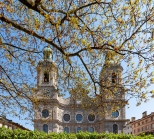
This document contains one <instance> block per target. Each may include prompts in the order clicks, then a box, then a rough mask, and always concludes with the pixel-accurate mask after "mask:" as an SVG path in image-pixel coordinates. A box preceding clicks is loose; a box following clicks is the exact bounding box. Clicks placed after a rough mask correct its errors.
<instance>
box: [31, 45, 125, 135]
mask: <svg viewBox="0 0 154 139" xmlns="http://www.w3.org/2000/svg"><path fill="white" fill-rule="evenodd" d="M43 54H44V58H43V59H42V60H40V61H39V63H38V66H37V90H36V92H35V98H36V100H37V102H35V104H33V108H34V129H35V130H39V131H44V132H47V133H49V132H56V133H59V132H66V133H77V132H79V131H88V132H98V133H101V132H107V133H109V132H112V133H122V132H123V128H124V126H125V123H126V121H127V120H126V118H125V105H122V104H123V103H124V104H125V102H126V101H125V93H123V92H122V90H123V89H120V90H119V89H117V90H116V92H115V93H114V95H113V92H112V91H110V92H108V93H111V95H106V94H108V93H104V94H103V95H102V96H103V100H104V102H106V103H103V104H104V105H103V106H102V107H103V108H102V109H100V108H93V112H92V111H91V110H90V109H85V108H83V107H82V106H81V104H80V103H81V102H80V101H79V100H74V97H73V94H72V95H70V97H69V98H63V97H62V96H60V95H59V92H58V69H57V67H56V64H55V63H54V62H53V61H52V49H51V48H50V47H45V48H44V51H43ZM106 61H107V60H106ZM122 70H123V68H122V66H121V65H120V64H113V63H111V64H110V66H106V64H104V66H103V68H102V70H101V72H100V79H99V80H100V82H101V85H102V86H103V85H106V86H108V85H109V84H111V85H112V84H115V83H118V84H119V86H120V83H121V80H122V79H121V78H120V77H121V76H122V75H121V74H122ZM117 73H118V74H117ZM110 77H111V78H110ZM119 88H123V87H121V86H120V87H119ZM111 90H115V89H112V88H111ZM103 92H105V90H104V89H103V88H101V87H100V94H102V93H103ZM70 94H71V93H70ZM108 96H110V97H108ZM87 99H88V100H85V101H86V102H85V103H89V104H91V108H92V107H93V106H95V104H94V105H93V104H92V103H93V102H91V99H92V98H90V97H89V98H88V96H87ZM98 101H100V100H98ZM119 102H122V103H119ZM111 104H115V106H117V105H118V106H120V107H115V108H117V109H115V110H114V111H112V112H111V113H110V112H107V113H105V116H104V117H103V116H100V115H99V112H101V111H103V110H104V111H105V110H106V111H109V109H110V105H111ZM105 107H106V109H105Z"/></svg>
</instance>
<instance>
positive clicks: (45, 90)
mask: <svg viewBox="0 0 154 139" xmlns="http://www.w3.org/2000/svg"><path fill="white" fill-rule="evenodd" d="M43 96H44V97H49V96H50V90H49V89H43Z"/></svg>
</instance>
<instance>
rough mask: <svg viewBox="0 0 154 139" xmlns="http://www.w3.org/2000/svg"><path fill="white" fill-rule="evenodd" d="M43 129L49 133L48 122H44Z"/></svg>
mask: <svg viewBox="0 0 154 139" xmlns="http://www.w3.org/2000/svg"><path fill="white" fill-rule="evenodd" d="M43 131H44V132H46V133H48V125H47V124H44V125H43Z"/></svg>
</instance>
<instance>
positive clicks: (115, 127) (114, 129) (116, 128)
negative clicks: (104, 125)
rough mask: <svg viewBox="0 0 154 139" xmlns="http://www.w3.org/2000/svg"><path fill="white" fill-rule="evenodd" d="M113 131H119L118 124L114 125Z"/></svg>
mask: <svg viewBox="0 0 154 139" xmlns="http://www.w3.org/2000/svg"><path fill="white" fill-rule="evenodd" d="M113 133H115V134H117V133H118V126H117V125H116V124H114V125H113Z"/></svg>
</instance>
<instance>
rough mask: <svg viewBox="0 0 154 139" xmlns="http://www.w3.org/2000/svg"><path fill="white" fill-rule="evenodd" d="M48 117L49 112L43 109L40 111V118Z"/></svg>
mask: <svg viewBox="0 0 154 139" xmlns="http://www.w3.org/2000/svg"><path fill="white" fill-rule="evenodd" d="M48 116H49V111H48V110H46V109H44V110H43V111H42V117H44V118H47V117H48Z"/></svg>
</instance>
